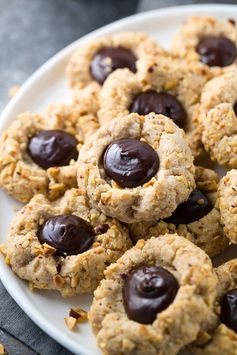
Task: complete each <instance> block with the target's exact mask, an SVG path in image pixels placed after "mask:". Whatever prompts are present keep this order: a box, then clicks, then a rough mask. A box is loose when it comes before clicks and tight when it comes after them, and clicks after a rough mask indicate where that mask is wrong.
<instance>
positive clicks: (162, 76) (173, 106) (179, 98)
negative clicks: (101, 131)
mask: <svg viewBox="0 0 237 355" xmlns="http://www.w3.org/2000/svg"><path fill="white" fill-rule="evenodd" d="M137 66H138V74H134V73H132V72H130V71H129V70H127V69H122V70H117V71H115V72H114V73H112V74H111V75H110V76H109V78H108V79H107V80H106V82H105V84H104V86H103V88H102V90H101V93H100V110H99V111H98V117H99V121H100V124H104V123H106V122H108V121H110V120H112V119H114V118H116V117H122V116H125V115H127V114H129V113H130V112H136V113H139V114H141V115H145V114H148V113H149V112H155V113H157V114H164V115H166V116H168V117H170V118H172V119H173V120H174V122H175V123H176V124H177V125H178V126H179V127H180V128H183V129H184V130H185V132H186V137H187V140H188V143H189V145H190V147H191V149H192V153H193V154H194V156H195V157H197V156H199V155H200V154H201V153H202V152H203V147H202V142H201V131H200V128H199V124H198V120H197V118H198V109H199V101H200V95H201V92H202V88H203V86H204V84H205V83H206V81H207V79H208V78H209V74H208V73H207V72H206V71H205V70H204V69H203V68H202V67H201V66H200V65H199V64H192V65H190V64H188V63H187V62H185V61H183V60H180V59H174V58H171V57H163V58H162V57H161V58H159V57H158V58H157V57H154V56H144V57H143V58H142V59H141V60H139V61H138V65H137Z"/></svg>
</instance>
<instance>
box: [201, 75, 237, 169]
mask: <svg viewBox="0 0 237 355" xmlns="http://www.w3.org/2000/svg"><path fill="white" fill-rule="evenodd" d="M236 100H237V70H236V69H233V70H231V71H230V72H228V73H225V74H223V75H221V76H219V77H217V78H215V79H212V80H211V81H209V82H208V83H207V84H206V86H205V87H204V89H203V93H202V97H201V108H200V120H201V124H202V142H203V144H204V146H205V149H206V150H207V152H209V153H210V156H211V158H212V159H213V160H215V161H217V162H218V163H219V164H220V165H223V166H225V167H227V168H236V167H237V154H236V153H237V128H236V112H235V103H236Z"/></svg>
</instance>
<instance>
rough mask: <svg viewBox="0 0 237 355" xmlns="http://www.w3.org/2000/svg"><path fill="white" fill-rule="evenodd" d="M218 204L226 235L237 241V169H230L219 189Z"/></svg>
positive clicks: (234, 241) (233, 241)
mask: <svg viewBox="0 0 237 355" xmlns="http://www.w3.org/2000/svg"><path fill="white" fill-rule="evenodd" d="M218 205H219V208H220V212H221V222H222V224H223V228H224V231H225V234H226V236H227V237H228V238H229V239H230V241H231V242H232V243H237V170H234V169H233V170H231V171H228V173H227V174H226V175H225V176H224V177H223V178H222V179H221V181H220V185H219V189H218Z"/></svg>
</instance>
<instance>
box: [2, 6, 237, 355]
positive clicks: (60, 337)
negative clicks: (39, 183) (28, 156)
mask: <svg viewBox="0 0 237 355" xmlns="http://www.w3.org/2000/svg"><path fill="white" fill-rule="evenodd" d="M205 8H207V9H208V11H214V12H215V11H217V12H218V11H221V10H225V11H226V10H228V11H230V14H231V10H235V11H236V9H237V4H236V5H235V4H195V5H192V4H189V5H180V6H179V5H178V6H170V7H165V8H160V9H155V10H149V11H145V12H141V13H138V14H133V15H131V16H128V17H125V18H122V19H119V20H117V21H114V22H112V23H109V24H107V25H105V26H103V27H100V28H99V29H96V30H94V31H92V32H90V33H89V34H86V35H84V36H82V37H81V38H79V39H77V40H76V41H74V42H72V43H71V44H69V45H67V46H66V47H64V48H63V49H62V50H60V51H59V52H57V53H56V54H55V55H53V56H52V57H51V58H49V59H48V60H47V61H46V62H45V63H44V64H43V65H41V66H40V67H39V68H38V69H37V70H36V71H35V72H34V73H33V74H32V75H31V76H30V77H29V78H28V79H27V80H26V81H25V82H24V84H23V85H22V86H21V88H20V90H19V92H18V93H17V94H16V95H15V96H14V97H13V98H12V99H11V100H10V101H9V103H8V104H7V105H6V107H5V108H4V109H3V111H2V113H1V115H0V133H2V131H3V129H4V126H5V124H8V123H10V122H11V115H12V114H11V112H12V111H13V110H14V108H15V106H16V105H17V104H18V103H20V101H21V100H23V98H24V96H25V95H27V92H28V91H29V90H30V88H31V86H32V85H34V83H35V82H37V80H38V79H39V78H40V77H41V75H43V74H47V72H50V71H51V69H52V68H53V67H54V66H55V65H56V64H57V63H59V62H60V61H62V60H63V59H64V58H66V57H67V56H69V55H70V54H71V53H72V52H73V50H75V48H76V47H77V46H79V45H80V44H82V43H84V42H86V41H88V40H90V39H93V38H97V37H100V36H103V35H106V34H108V32H109V33H112V32H114V31H117V28H118V30H119V31H121V27H123V25H126V24H127V23H130V24H134V23H136V22H139V21H140V20H143V21H144V20H147V19H151V21H152V20H153V18H156V17H157V16H168V15H171V14H173V15H177V16H178V15H180V14H182V15H190V12H191V11H192V12H193V13H195V10H196V11H200V10H203V9H205ZM119 28H120V29H119ZM1 263H4V264H5V261H4V259H3V256H1V258H0V265H1ZM0 279H1V281H2V283H3V285H4V287H5V289H6V290H7V292H8V293H9V294H10V295H11V297H12V298H13V299H14V301H15V302H16V303H17V304H18V306H19V307H20V308H21V309H22V310H23V311H24V312H25V313H26V314H27V316H28V317H29V318H30V319H31V320H32V321H33V322H34V323H35V324H36V325H37V326H38V327H39V328H40V329H41V330H43V331H44V332H45V333H46V334H48V335H49V336H50V337H51V338H53V339H54V340H55V341H56V342H58V343H59V344H61V345H62V346H63V347H65V348H67V349H68V350H70V351H71V352H73V353H76V354H80V355H92V353H91V351H90V350H87V349H86V348H85V347H84V346H82V345H81V344H80V343H78V342H76V340H74V339H69V338H67V337H66V338H65V333H64V331H62V330H60V329H59V328H58V329H56V328H55V327H52V325H51V323H50V322H49V321H48V320H46V319H45V318H44V316H42V315H41V313H40V312H39V311H37V309H32V307H31V303H26V304H25V303H24V302H22V300H21V298H20V296H19V295H18V294H17V293H14V290H13V289H12V287H11V286H10V283H8V277H7V275H5V273H4V268H2V267H0Z"/></svg>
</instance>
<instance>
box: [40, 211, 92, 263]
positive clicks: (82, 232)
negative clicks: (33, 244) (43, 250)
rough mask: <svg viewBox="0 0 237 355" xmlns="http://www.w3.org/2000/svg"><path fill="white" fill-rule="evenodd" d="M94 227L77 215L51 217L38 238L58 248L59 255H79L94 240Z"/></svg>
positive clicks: (41, 241) (42, 227) (41, 229)
mask: <svg viewBox="0 0 237 355" xmlns="http://www.w3.org/2000/svg"><path fill="white" fill-rule="evenodd" d="M94 237H95V232H94V229H93V227H92V226H91V225H90V224H89V223H88V222H87V221H85V220H84V219H82V218H80V217H77V216H75V215H59V216H55V217H51V218H49V219H48V220H47V221H46V222H45V223H44V224H43V225H42V226H41V228H40V229H39V232H38V239H39V241H40V243H41V244H43V243H47V244H49V245H51V246H52V247H54V248H55V249H56V254H57V255H63V256H66V255H77V254H81V253H83V252H85V251H86V250H88V249H89V248H90V246H91V244H92V243H93V241H94Z"/></svg>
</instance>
